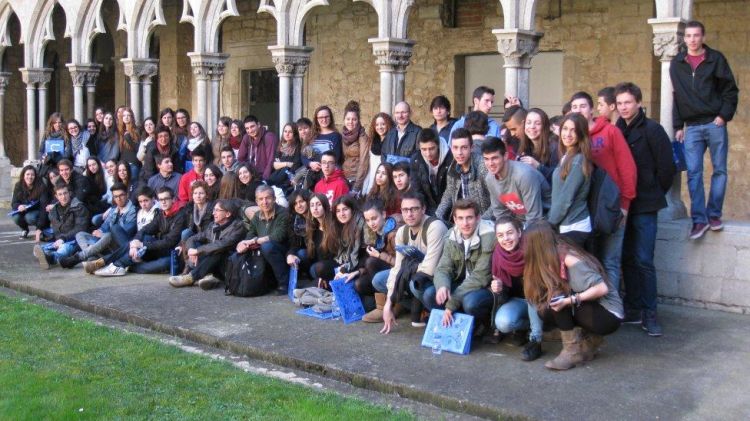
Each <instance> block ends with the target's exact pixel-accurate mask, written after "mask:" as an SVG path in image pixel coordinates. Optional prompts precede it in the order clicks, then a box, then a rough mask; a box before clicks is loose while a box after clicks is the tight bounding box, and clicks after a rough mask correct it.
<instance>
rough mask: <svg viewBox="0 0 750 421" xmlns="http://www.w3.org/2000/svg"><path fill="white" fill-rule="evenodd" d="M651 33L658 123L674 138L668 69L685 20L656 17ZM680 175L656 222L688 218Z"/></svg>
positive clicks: (672, 97)
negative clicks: (657, 78)
mask: <svg viewBox="0 0 750 421" xmlns="http://www.w3.org/2000/svg"><path fill="white" fill-rule="evenodd" d="M648 23H649V25H651V27H652V29H653V32H654V55H656V56H657V57H659V61H660V62H661V92H660V98H659V103H660V107H659V123H661V125H662V126H663V127H664V130H665V131H666V132H667V134H668V135H669V138H670V139H674V127H673V125H672V108H673V106H674V96H673V94H672V91H673V88H672V79H671V78H670V77H669V68H670V66H671V62H672V59H673V58H674V57H675V56H676V55H677V53H678V52H679V46H680V43H681V42H682V36H683V33H684V29H685V21H683V20H682V19H681V18H656V19H649V20H648ZM681 190H682V173H679V172H678V173H676V174H675V177H674V180H672V188H670V189H669V192H667V207H666V208H665V209H662V210H661V211H660V212H659V219H660V220H662V221H671V220H674V219H680V218H685V217H687V209H686V208H685V204H684V203H683V202H682V197H681Z"/></svg>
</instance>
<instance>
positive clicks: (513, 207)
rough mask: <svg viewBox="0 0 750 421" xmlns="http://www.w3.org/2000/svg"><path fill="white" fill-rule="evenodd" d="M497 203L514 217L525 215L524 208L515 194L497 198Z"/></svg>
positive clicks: (502, 195)
mask: <svg viewBox="0 0 750 421" xmlns="http://www.w3.org/2000/svg"><path fill="white" fill-rule="evenodd" d="M497 199H498V201H499V202H500V203H502V204H503V205H504V206H505V207H506V208H508V209H509V210H510V211H511V212H513V213H514V214H516V215H526V206H524V205H523V200H521V198H520V197H518V194H516V193H506V194H501V195H500V196H498V198H497Z"/></svg>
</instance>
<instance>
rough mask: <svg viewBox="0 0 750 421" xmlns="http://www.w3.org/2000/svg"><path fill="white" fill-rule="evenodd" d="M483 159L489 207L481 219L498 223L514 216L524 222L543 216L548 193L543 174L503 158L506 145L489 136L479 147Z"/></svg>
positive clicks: (548, 188) (548, 187)
mask: <svg viewBox="0 0 750 421" xmlns="http://www.w3.org/2000/svg"><path fill="white" fill-rule="evenodd" d="M482 158H483V159H484V166H485V167H487V175H485V177H484V181H485V184H486V186H487V190H488V191H489V196H490V203H491V205H490V208H489V209H488V210H487V211H486V213H485V215H484V218H485V219H491V220H493V221H494V220H497V219H498V218H500V217H503V216H510V215H513V216H515V217H516V218H518V219H519V220H521V221H524V222H525V223H529V222H533V221H536V220H539V219H542V218H543V217H544V208H545V206H544V205H545V203H546V204H547V205H549V202H550V195H551V190H550V186H549V184H548V183H547V180H546V179H545V178H544V176H543V175H542V173H540V172H539V171H537V170H535V169H534V168H532V167H531V166H530V165H526V164H524V163H522V162H518V161H510V160H508V159H506V158H505V144H504V143H503V141H502V140H500V139H498V138H496V137H490V138H488V139H486V140H485V142H484V144H483V145H482Z"/></svg>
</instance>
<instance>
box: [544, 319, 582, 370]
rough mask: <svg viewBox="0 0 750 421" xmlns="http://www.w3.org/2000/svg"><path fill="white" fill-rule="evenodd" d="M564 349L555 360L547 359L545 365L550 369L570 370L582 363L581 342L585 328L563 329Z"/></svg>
mask: <svg viewBox="0 0 750 421" xmlns="http://www.w3.org/2000/svg"><path fill="white" fill-rule="evenodd" d="M560 336H561V337H562V346H563V348H562V351H560V355H558V356H557V357H555V359H554V360H550V361H547V362H546V363H545V364H544V366H545V367H547V368H549V369H550V370H569V369H571V368H573V367H575V366H576V364H580V363H582V362H583V361H585V359H584V354H583V352H582V351H581V342H582V341H583V330H582V329H581V328H580V327H575V328H573V329H572V330H561V331H560Z"/></svg>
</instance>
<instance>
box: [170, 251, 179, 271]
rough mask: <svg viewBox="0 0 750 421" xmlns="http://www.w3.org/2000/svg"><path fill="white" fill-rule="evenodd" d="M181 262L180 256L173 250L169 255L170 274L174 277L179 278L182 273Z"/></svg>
mask: <svg viewBox="0 0 750 421" xmlns="http://www.w3.org/2000/svg"><path fill="white" fill-rule="evenodd" d="M179 272H180V260H179V256H178V255H177V250H174V249H173V250H172V252H171V253H170V254H169V274H170V275H172V276H177V275H179V274H180V273H179Z"/></svg>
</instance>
